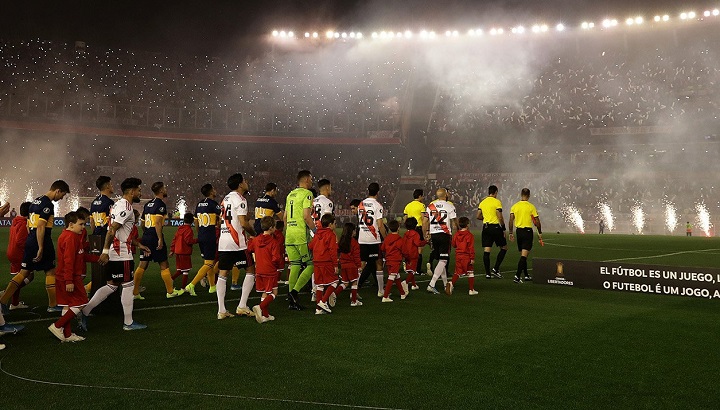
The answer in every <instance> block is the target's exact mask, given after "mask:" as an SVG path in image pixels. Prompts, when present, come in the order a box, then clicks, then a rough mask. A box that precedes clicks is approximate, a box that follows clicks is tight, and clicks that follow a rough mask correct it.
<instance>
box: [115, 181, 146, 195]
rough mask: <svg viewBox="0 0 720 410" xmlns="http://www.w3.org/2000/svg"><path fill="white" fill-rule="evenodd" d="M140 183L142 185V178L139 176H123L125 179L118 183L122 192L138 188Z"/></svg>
mask: <svg viewBox="0 0 720 410" xmlns="http://www.w3.org/2000/svg"><path fill="white" fill-rule="evenodd" d="M140 185H142V180H141V179H140V178H125V180H124V181H123V182H122V183H121V184H120V189H121V190H122V191H123V194H124V193H125V192H127V191H129V190H131V189H135V188H140Z"/></svg>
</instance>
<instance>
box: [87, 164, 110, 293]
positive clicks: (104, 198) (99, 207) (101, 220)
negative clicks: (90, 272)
mask: <svg viewBox="0 0 720 410" xmlns="http://www.w3.org/2000/svg"><path fill="white" fill-rule="evenodd" d="M95 186H96V187H97V189H98V190H99V191H100V193H99V194H98V196H96V197H95V199H94V200H93V201H92V203H91V204H90V216H91V218H92V226H93V231H92V235H99V236H100V237H101V238H102V239H101V243H105V235H107V231H108V224H109V223H110V208H112V206H113V204H114V203H115V202H114V201H113V200H112V199H110V196H112V195H113V194H114V193H115V190H114V189H113V184H112V179H111V178H110V177H108V176H102V175H101V176H99V177H98V179H97V180H96V181H95ZM101 269H102V267H101ZM91 290H92V281H90V282H88V283H87V285H85V291H86V292H87V293H90V291H91Z"/></svg>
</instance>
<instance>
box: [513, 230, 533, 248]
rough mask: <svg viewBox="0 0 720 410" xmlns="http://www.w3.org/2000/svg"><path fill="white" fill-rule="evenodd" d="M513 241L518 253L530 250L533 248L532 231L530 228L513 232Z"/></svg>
mask: <svg viewBox="0 0 720 410" xmlns="http://www.w3.org/2000/svg"><path fill="white" fill-rule="evenodd" d="M515 240H516V241H517V247H518V250H519V251H520V252H522V251H523V249H524V250H526V251H529V250H532V246H533V230H532V228H517V229H516V230H515Z"/></svg>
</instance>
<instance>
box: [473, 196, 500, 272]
mask: <svg viewBox="0 0 720 410" xmlns="http://www.w3.org/2000/svg"><path fill="white" fill-rule="evenodd" d="M497 195H498V188H497V187H496V186H495V185H490V186H489V187H488V196H487V197H486V198H485V199H483V200H482V201H481V202H480V205H478V212H477V219H478V220H480V221H483V231H482V246H483V265H484V267H485V278H486V279H491V278H492V277H493V276H494V277H496V278H498V279H501V278H502V275H501V274H500V264H501V263H502V261H503V259H504V258H505V254H506V253H507V240H506V239H505V219H504V218H503V214H502V202H500V200H499V199H497ZM493 244H495V245H497V246H499V247H500V253H498V256H497V259H496V260H495V267H494V268H493V269H492V271H491V270H490V251H492V246H493Z"/></svg>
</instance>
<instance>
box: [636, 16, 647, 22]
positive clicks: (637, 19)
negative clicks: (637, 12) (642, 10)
mask: <svg viewBox="0 0 720 410" xmlns="http://www.w3.org/2000/svg"><path fill="white" fill-rule="evenodd" d="M644 22H645V19H644V18H642V17H641V16H637V17H635V24H642V23H644Z"/></svg>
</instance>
